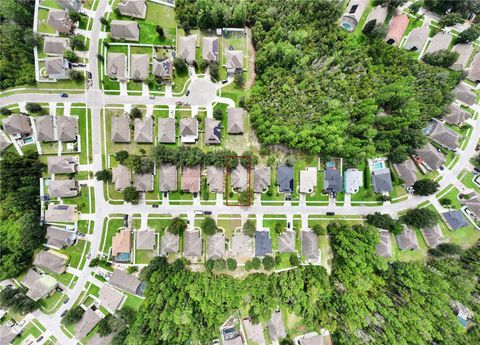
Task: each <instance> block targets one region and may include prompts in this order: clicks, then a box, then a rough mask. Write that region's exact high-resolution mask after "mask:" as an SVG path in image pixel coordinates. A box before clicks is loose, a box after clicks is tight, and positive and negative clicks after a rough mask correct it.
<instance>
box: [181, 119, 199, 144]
mask: <svg viewBox="0 0 480 345" xmlns="http://www.w3.org/2000/svg"><path fill="white" fill-rule="evenodd" d="M180 137H181V139H182V143H186V144H194V143H195V141H196V140H197V139H198V121H197V118H195V117H189V118H183V119H181V120H180Z"/></svg>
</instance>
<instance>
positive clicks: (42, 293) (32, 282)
mask: <svg viewBox="0 0 480 345" xmlns="http://www.w3.org/2000/svg"><path fill="white" fill-rule="evenodd" d="M22 285H24V286H25V287H26V288H27V289H28V292H27V296H28V297H30V298H31V299H33V300H34V301H38V300H40V299H42V298H45V297H47V296H49V295H50V294H51V293H52V292H53V291H54V290H55V288H56V287H57V286H58V283H57V281H56V280H55V278H53V277H51V276H49V275H48V274H40V273H37V272H35V271H34V270H32V269H29V270H28V272H27V274H26V275H25V277H24V278H23V280H22ZM2 344H3V343H2Z"/></svg>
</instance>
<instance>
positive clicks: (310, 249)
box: [300, 230, 319, 263]
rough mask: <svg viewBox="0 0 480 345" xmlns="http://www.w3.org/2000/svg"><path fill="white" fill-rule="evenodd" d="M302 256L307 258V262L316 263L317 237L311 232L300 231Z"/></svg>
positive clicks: (317, 255)
mask: <svg viewBox="0 0 480 345" xmlns="http://www.w3.org/2000/svg"><path fill="white" fill-rule="evenodd" d="M300 239H301V241H302V256H305V257H306V258H307V261H313V262H315V263H316V262H318V259H319V254H318V236H317V235H316V234H315V233H314V232H313V231H305V230H304V231H302V234H301V238H300Z"/></svg>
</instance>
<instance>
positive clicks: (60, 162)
mask: <svg viewBox="0 0 480 345" xmlns="http://www.w3.org/2000/svg"><path fill="white" fill-rule="evenodd" d="M47 162H48V172H49V173H50V174H70V173H74V172H76V171H77V167H78V156H49V157H48V160H47Z"/></svg>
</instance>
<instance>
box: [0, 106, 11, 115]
mask: <svg viewBox="0 0 480 345" xmlns="http://www.w3.org/2000/svg"><path fill="white" fill-rule="evenodd" d="M11 113H12V111H11V110H10V109H8V108H6V107H1V108H0V115H10V114H11Z"/></svg>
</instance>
